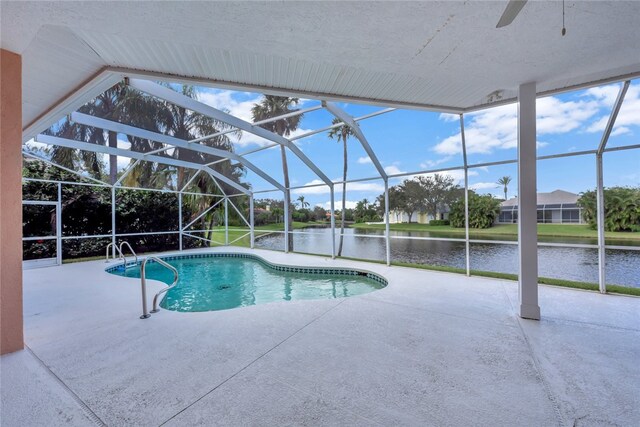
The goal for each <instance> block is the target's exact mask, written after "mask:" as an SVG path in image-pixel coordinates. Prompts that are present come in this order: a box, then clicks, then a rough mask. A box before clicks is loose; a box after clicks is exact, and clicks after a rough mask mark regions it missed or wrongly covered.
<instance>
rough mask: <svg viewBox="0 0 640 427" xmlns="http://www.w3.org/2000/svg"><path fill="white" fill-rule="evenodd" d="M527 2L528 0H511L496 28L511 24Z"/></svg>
mask: <svg viewBox="0 0 640 427" xmlns="http://www.w3.org/2000/svg"><path fill="white" fill-rule="evenodd" d="M526 3H527V0H510V1H509V3H508V4H507V7H506V8H505V9H504V12H502V16H501V17H500V20H499V21H498V25H496V28H502V27H506V26H507V25H509V24H511V23H512V22H513V20H514V19H516V16H518V14H519V13H520V11H521V10H522V8H523V7H524V5H525V4H526Z"/></svg>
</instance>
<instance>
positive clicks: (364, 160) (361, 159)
mask: <svg viewBox="0 0 640 427" xmlns="http://www.w3.org/2000/svg"><path fill="white" fill-rule="evenodd" d="M358 163H360V164H361V165H366V164H368V163H373V162H372V161H371V159H370V158H369V156H364V157H359V158H358Z"/></svg>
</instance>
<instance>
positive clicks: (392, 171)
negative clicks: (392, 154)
mask: <svg viewBox="0 0 640 427" xmlns="http://www.w3.org/2000/svg"><path fill="white" fill-rule="evenodd" d="M384 171H385V172H386V173H387V175H399V174H401V173H405V171H403V170H400V168H398V166H396V165H390V166H385V168H384Z"/></svg>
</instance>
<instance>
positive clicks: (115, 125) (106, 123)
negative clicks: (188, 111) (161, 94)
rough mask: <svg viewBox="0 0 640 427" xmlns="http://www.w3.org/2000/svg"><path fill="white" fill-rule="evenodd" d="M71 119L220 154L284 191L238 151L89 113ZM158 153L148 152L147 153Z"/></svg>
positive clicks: (100, 127)
mask: <svg viewBox="0 0 640 427" xmlns="http://www.w3.org/2000/svg"><path fill="white" fill-rule="evenodd" d="M71 121H73V122H75V123H79V124H82V125H85V126H91V127H95V128H98V129H104V130H109V131H112V132H117V133H122V134H125V135H131V136H135V137H138V138H142V139H148V140H151V141H157V142H161V143H163V144H167V145H171V146H172V147H168V148H167V149H170V148H173V147H178V148H184V149H187V150H191V151H196V152H199V153H205V154H210V155H212V156H218V157H222V158H226V159H230V160H235V161H237V162H238V163H241V164H243V165H244V166H246V167H247V168H248V169H250V170H251V171H253V172H255V173H256V174H257V175H258V176H260V177H261V178H263V179H264V180H265V181H267V182H269V183H270V184H271V185H273V186H274V187H276V188H278V189H280V190H281V191H284V187H283V186H282V185H281V184H280V183H278V182H277V181H276V180H275V179H273V178H272V177H271V176H269V175H267V174H266V173H265V172H264V171H263V170H262V169H260V168H259V167H257V166H256V165H254V164H253V163H251V162H250V161H249V160H247V159H245V158H244V157H241V156H239V155H237V154H236V153H232V152H230V151H227V150H222V149H220V148H214V147H209V146H206V145H202V144H198V143H192V142H189V141H186V140H183V139H179V138H176V137H174V136H171V135H164V134H161V133H157V132H152V131H148V130H146V129H141V128H137V127H134V126H129V125H126V124H123V123H119V122H114V121H112V120H106V119H102V118H99V117H94V116H90V115H88V114H83V113H77V112H76V113H71ZM151 154H156V152H153V153H147V155H151Z"/></svg>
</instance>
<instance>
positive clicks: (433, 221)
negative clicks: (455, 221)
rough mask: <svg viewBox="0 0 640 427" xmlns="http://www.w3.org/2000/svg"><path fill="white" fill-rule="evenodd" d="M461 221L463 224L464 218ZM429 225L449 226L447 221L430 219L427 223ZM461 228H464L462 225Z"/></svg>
mask: <svg viewBox="0 0 640 427" xmlns="http://www.w3.org/2000/svg"><path fill="white" fill-rule="evenodd" d="M463 208H464V207H463ZM462 221H463V223H464V217H463V219H462ZM429 225H449V220H448V219H432V220H431V221H429ZM462 226H463V227H464V224H463V225H462Z"/></svg>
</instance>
